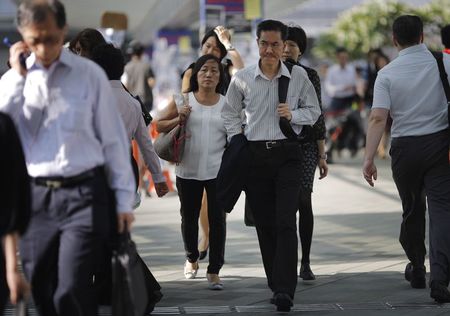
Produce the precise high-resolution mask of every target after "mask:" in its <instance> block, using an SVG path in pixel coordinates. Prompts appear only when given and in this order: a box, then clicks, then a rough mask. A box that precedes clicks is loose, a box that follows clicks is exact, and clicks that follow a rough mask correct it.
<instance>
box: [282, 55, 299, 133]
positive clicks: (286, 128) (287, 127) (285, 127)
mask: <svg viewBox="0 0 450 316" xmlns="http://www.w3.org/2000/svg"><path fill="white" fill-rule="evenodd" d="M283 63H284V65H285V66H286V67H287V69H288V70H289V73H290V74H291V73H292V68H293V67H294V65H293V64H292V63H289V62H283ZM289 81H290V80H289V78H288V77H285V76H281V77H280V78H279V79H278V100H279V102H280V103H286V98H287V92H288V89H289ZM279 126H280V129H281V132H282V133H283V135H284V136H286V137H287V138H288V139H292V140H297V138H298V135H297V133H295V131H294V129H293V128H292V125H291V123H290V122H289V121H288V120H287V118H285V117H280V121H279Z"/></svg>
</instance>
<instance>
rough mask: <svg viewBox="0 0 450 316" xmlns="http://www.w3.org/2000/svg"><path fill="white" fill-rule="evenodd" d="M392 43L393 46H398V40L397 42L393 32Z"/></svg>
mask: <svg viewBox="0 0 450 316" xmlns="http://www.w3.org/2000/svg"><path fill="white" fill-rule="evenodd" d="M392 44H393V45H394V46H395V47H398V46H399V45H398V42H397V39H396V38H395V35H394V34H392Z"/></svg>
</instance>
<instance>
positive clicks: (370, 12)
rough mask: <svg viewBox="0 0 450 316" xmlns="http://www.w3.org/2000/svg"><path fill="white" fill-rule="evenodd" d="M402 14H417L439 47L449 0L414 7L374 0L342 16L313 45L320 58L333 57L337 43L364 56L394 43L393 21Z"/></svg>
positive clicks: (433, 45)
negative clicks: (372, 49) (392, 35)
mask: <svg viewBox="0 0 450 316" xmlns="http://www.w3.org/2000/svg"><path fill="white" fill-rule="evenodd" d="M402 14H416V15H418V16H420V17H421V18H422V19H423V21H424V24H425V27H424V32H425V42H426V43H427V44H428V45H429V46H430V48H434V49H436V48H439V47H440V37H439V36H440V35H439V34H440V33H439V29H440V28H441V27H442V26H443V25H445V24H447V23H449V22H450V1H449V0H433V1H431V2H430V3H428V4H427V5H424V6H423V7H421V8H418V9H416V8H413V7H411V6H409V5H407V4H405V3H404V2H400V1H395V0H371V1H369V2H366V3H364V4H362V5H359V6H357V7H354V8H352V9H350V10H348V11H346V12H344V13H343V14H341V15H340V16H339V18H338V19H337V21H336V23H335V24H334V26H333V28H332V30H330V31H329V32H327V33H324V34H323V35H321V36H320V37H319V38H318V40H317V42H316V46H315V47H314V49H313V53H314V55H315V56H317V57H319V58H331V57H333V56H334V52H335V49H336V48H337V47H345V48H347V49H348V51H349V52H350V55H351V56H352V57H353V58H361V57H364V56H365V55H366V53H367V52H368V51H369V50H370V49H371V48H379V47H385V46H392V42H391V34H392V23H393V22H394V20H395V18H397V17H398V16H400V15H402Z"/></svg>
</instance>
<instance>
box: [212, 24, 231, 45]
mask: <svg viewBox="0 0 450 316" xmlns="http://www.w3.org/2000/svg"><path fill="white" fill-rule="evenodd" d="M214 33H216V34H217V37H218V38H219V41H220V42H221V43H222V44H223V45H224V46H225V48H227V47H230V46H231V34H230V31H229V30H228V29H227V28H226V27H224V26H222V25H219V26H217V27H216V28H215V29H214Z"/></svg>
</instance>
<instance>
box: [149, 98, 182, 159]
mask: <svg viewBox="0 0 450 316" xmlns="http://www.w3.org/2000/svg"><path fill="white" fill-rule="evenodd" d="M183 100H184V104H187V103H188V98H187V94H183ZM185 143H186V126H185V124H178V125H177V126H175V127H174V128H173V129H172V130H170V131H169V132H167V133H160V134H159V136H158V138H156V140H155V142H154V144H153V146H154V148H155V152H156V154H157V155H158V156H159V157H160V158H161V159H163V160H167V161H170V162H175V163H180V162H181V159H182V158H183V153H184V146H185Z"/></svg>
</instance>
